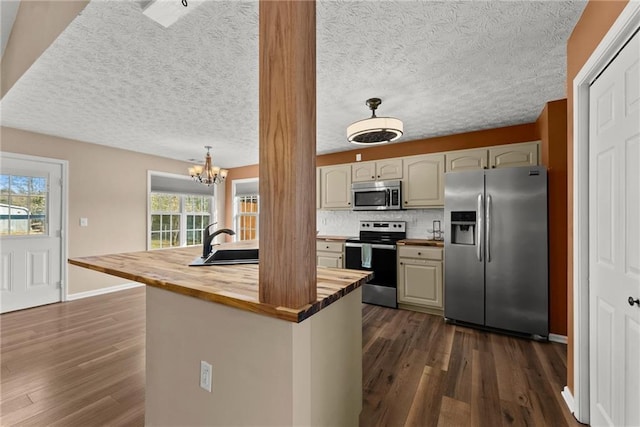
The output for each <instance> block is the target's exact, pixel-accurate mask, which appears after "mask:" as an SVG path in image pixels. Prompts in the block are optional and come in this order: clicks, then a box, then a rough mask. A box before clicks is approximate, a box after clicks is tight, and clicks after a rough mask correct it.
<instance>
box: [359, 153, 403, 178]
mask: <svg viewBox="0 0 640 427" xmlns="http://www.w3.org/2000/svg"><path fill="white" fill-rule="evenodd" d="M401 178H402V159H400V158H398V159H387V160H378V161H376V162H356V163H352V164H351V180H352V182H364V181H384V180H389V179H401Z"/></svg>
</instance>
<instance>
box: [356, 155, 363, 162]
mask: <svg viewBox="0 0 640 427" xmlns="http://www.w3.org/2000/svg"><path fill="white" fill-rule="evenodd" d="M360 160H362V154H360V153H358V154H356V162H359V161H360Z"/></svg>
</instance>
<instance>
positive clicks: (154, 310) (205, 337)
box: [145, 287, 294, 426]
mask: <svg viewBox="0 0 640 427" xmlns="http://www.w3.org/2000/svg"><path fill="white" fill-rule="evenodd" d="M146 305H147V334H146V336H147V339H146V403H145V425H147V426H159V425H163V426H167V425H174V426H184V425H207V426H228V425H291V424H292V413H293V408H292V402H293V396H292V392H293V390H292V383H293V378H292V376H293V375H292V368H291V366H292V358H293V351H292V330H291V328H292V326H293V325H294V323H291V322H287V321H283V320H279V319H274V318H271V317H267V316H262V315H258V314H255V313H250V312H247V311H243V310H238V309H234V308H231V307H227V306H224V305H221V304H215V303H211V302H208V301H203V300H200V299H197V298H193V297H188V296H185V295H181V294H177V293H175V292H170V291H166V290H163V289H157V288H153V287H147V302H146ZM201 360H204V361H207V362H208V363H210V364H211V365H213V381H212V392H211V393H209V392H207V391H205V390H203V389H201V388H200V385H199V373H200V361H201Z"/></svg>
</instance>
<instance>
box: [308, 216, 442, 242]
mask: <svg viewBox="0 0 640 427" xmlns="http://www.w3.org/2000/svg"><path fill="white" fill-rule="evenodd" d="M316 219H317V220H316V224H317V228H318V231H319V232H320V233H319V234H320V235H330V236H357V235H358V233H359V230H360V221H406V222H407V237H408V238H410V239H431V238H432V237H433V236H432V234H431V229H432V227H433V221H434V220H436V219H437V220H440V222H441V224H440V228H441V229H442V230H444V209H409V210H402V211H395V212H394V211H383V212H376V211H371V212H370V211H364V212H363V211H327V210H318V211H317V217H316Z"/></svg>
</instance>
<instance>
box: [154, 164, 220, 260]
mask: <svg viewBox="0 0 640 427" xmlns="http://www.w3.org/2000/svg"><path fill="white" fill-rule="evenodd" d="M152 176H161V177H166V178H171V179H177V180H188V181H191V180H192V179H191V178H190V177H188V176H184V175H177V174H172V173H166V172H157V171H151V170H149V171H147V218H146V221H147V232H146V233H147V237H146V240H147V250H148V251H151V250H154V251H155V250H164V249H175V248H184V247H197V246H199V245H201V243H197V244H195V245H187V231H188V230H187V216H188V215H193V214H195V213H194V212H187V211H186V198H187V197H206V198H209V221H210V222H209V224H211V223H215V222H216V221H217V210H216V204H215V201H216V197H217V191H216V188H215V186H213V189H212V195H211V196H209V195H204V194H195V193H194V194H189V193H180V192H172V191H153V190H152V188H151V177H152ZM200 185H202V184H200ZM152 194H167V195H175V196H178V197H179V205H180V206H179V211H178V212H171V213H168V212H167V213H165V212H155V211H153V210H152V209H151V196H152ZM165 214H167V215H169V214H170V215H179V217H180V221H179V233H180V239H179V246H168V247H163V248H152V247H151V241H152V240H151V233H152V231H151V226H152V217H151V216H152V215H165ZM205 225H206V224H205ZM203 229H204V227H203Z"/></svg>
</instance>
